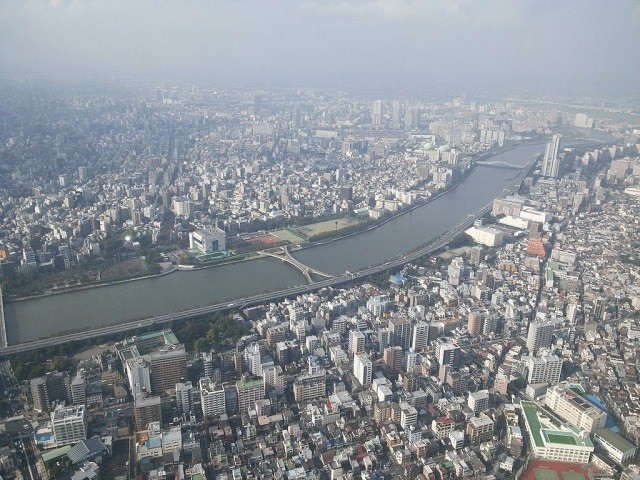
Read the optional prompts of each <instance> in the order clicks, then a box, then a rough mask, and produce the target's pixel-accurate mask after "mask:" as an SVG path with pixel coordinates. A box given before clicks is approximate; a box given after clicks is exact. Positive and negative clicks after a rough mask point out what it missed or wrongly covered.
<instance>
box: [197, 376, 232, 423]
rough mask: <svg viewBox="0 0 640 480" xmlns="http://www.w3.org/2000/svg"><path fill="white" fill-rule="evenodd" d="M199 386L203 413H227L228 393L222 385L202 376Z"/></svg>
mask: <svg viewBox="0 0 640 480" xmlns="http://www.w3.org/2000/svg"><path fill="white" fill-rule="evenodd" d="M198 387H199V389H200V406H201V407H202V415H204V416H205V417H215V416H219V415H222V414H223V413H226V411H227V410H226V409H227V406H226V394H225V391H224V387H223V386H222V385H220V384H216V383H214V382H213V381H211V380H210V379H208V378H201V379H200V382H199V383H198Z"/></svg>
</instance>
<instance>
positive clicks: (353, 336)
mask: <svg viewBox="0 0 640 480" xmlns="http://www.w3.org/2000/svg"><path fill="white" fill-rule="evenodd" d="M364 340H365V337H364V333H362V332H361V331H360V330H350V331H349V353H353V354H356V353H362V352H364Z"/></svg>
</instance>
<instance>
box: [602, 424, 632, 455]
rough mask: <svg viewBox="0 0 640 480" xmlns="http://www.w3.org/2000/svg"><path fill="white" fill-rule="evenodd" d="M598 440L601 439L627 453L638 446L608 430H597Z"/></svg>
mask: <svg viewBox="0 0 640 480" xmlns="http://www.w3.org/2000/svg"><path fill="white" fill-rule="evenodd" d="M596 438H601V439H602V440H604V441H605V442H607V443H609V444H610V445H613V447H614V448H615V449H617V450H619V451H620V452H627V451H629V450H631V449H633V450H635V448H636V446H635V445H634V444H633V443H631V442H630V441H629V440H627V439H626V438H624V437H622V436H620V435H618V434H617V433H615V432H612V431H611V430H609V429H608V428H599V429H598V430H596Z"/></svg>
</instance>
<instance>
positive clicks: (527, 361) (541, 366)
mask: <svg viewBox="0 0 640 480" xmlns="http://www.w3.org/2000/svg"><path fill="white" fill-rule="evenodd" d="M522 361H523V364H524V367H525V368H526V372H527V383H529V384H532V383H544V382H546V383H549V384H551V385H555V384H556V383H558V382H559V381H560V375H561V373H562V360H561V359H560V358H558V357H557V356H556V355H545V356H541V357H533V356H530V355H525V356H524V357H522Z"/></svg>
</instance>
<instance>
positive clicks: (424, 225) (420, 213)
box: [5, 144, 544, 345]
mask: <svg viewBox="0 0 640 480" xmlns="http://www.w3.org/2000/svg"><path fill="white" fill-rule="evenodd" d="M543 150H544V145H540V144H537V145H520V146H518V147H517V148H515V149H513V150H509V151H508V152H505V153H502V154H500V155H497V156H495V157H492V158H491V159H490V160H491V161H503V162H506V163H509V164H514V165H515V164H517V165H524V164H525V163H527V161H529V160H530V159H531V157H532V156H533V154H534V153H536V152H537V153H541V152H542V151H543ZM516 172H517V170H513V169H505V168H495V167H485V166H478V167H477V168H476V169H475V171H474V172H473V173H471V175H470V176H469V177H468V178H467V179H466V180H465V181H464V182H463V183H461V184H460V185H459V186H458V187H457V188H455V189H454V190H451V191H449V192H447V193H445V194H444V195H442V196H441V197H440V198H438V199H436V200H434V201H432V202H430V203H428V204H426V205H423V206H421V207H419V208H417V209H415V210H413V211H412V212H409V213H407V214H404V215H401V216H399V217H397V218H395V219H393V220H391V221H389V222H387V223H385V224H384V225H382V226H380V227H378V228H376V229H373V230H369V231H365V232H362V233H359V234H356V235H353V236H351V237H347V238H343V239H340V240H336V241H334V242H329V243H326V244H324V245H318V246H315V247H312V248H308V249H306V250H303V251H300V252H296V253H295V257H296V258H297V259H298V260H300V261H302V262H303V263H306V264H308V265H309V266H311V267H313V268H316V269H317V270H320V271H324V272H327V273H331V274H339V273H344V272H345V271H346V270H349V271H355V270H358V269H360V268H362V267H365V266H367V265H372V264H379V263H382V262H385V261H386V260H389V259H391V258H393V257H396V256H398V255H401V254H402V253H404V252H407V251H409V250H412V249H414V248H416V247H418V246H420V245H422V244H424V243H426V242H428V241H430V240H432V239H434V238H435V237H437V236H439V235H441V234H443V233H445V232H447V231H448V230H449V229H451V228H452V227H453V226H455V225H456V224H457V223H459V222H460V221H462V220H465V219H466V218H467V216H468V215H469V214H470V213H471V212H474V211H476V210H477V209H478V208H480V207H481V206H483V205H485V204H487V203H489V202H490V201H491V200H493V199H494V198H495V197H497V196H499V195H501V194H502V193H503V191H504V189H505V188H506V187H508V186H510V184H511V183H512V181H511V180H510V179H512V178H513V177H514V176H515V174H516ZM304 283H305V278H304V276H303V275H302V273H301V272H300V271H299V270H297V269H296V268H295V267H293V266H291V265H289V264H287V263H284V262H282V261H280V260H277V259H274V258H263V259H259V260H251V261H245V262H238V263H233V264H229V265H223V266H218V267H214V268H207V269H203V270H195V271H180V272H174V273H171V274H169V275H165V276H162V277H155V278H148V279H142V280H136V281H131V282H126V283H119V284H115V285H109V286H104V287H98V288H92V289H87V290H80V291H76V292H70V293H63V294H58V295H50V296H47V297H41V298H35V299H30V300H24V301H18V302H12V303H9V304H7V305H6V306H5V322H6V328H7V340H8V343H9V345H15V344H16V343H21V342H26V341H29V340H35V339H38V338H44V337H49V336H53V335H57V334H61V333H63V332H70V331H74V330H87V329H91V328H95V327H99V326H105V325H111V324H118V323H123V322H125V321H132V322H135V321H136V320H139V319H141V318H146V317H153V316H157V315H162V314H166V313H174V312H179V311H182V310H187V309H190V308H196V307H203V306H206V305H210V304H214V303H221V302H225V301H227V300H228V301H230V302H231V301H233V300H235V299H238V298H242V297H246V296H249V295H254V294H257V293H262V292H266V291H275V290H283V289H286V288H287V287H291V286H294V285H301V284H304Z"/></svg>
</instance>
